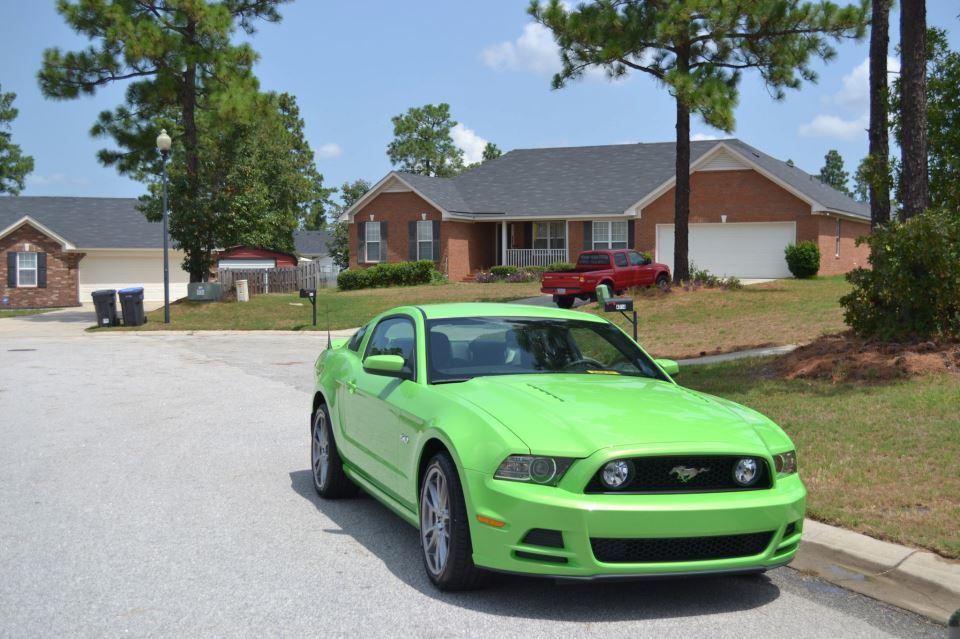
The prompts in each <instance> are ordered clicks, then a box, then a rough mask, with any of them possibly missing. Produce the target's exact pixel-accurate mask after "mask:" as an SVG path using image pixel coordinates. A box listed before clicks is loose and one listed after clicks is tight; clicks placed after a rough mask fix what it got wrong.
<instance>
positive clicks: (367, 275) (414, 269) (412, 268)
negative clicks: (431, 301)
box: [337, 260, 437, 291]
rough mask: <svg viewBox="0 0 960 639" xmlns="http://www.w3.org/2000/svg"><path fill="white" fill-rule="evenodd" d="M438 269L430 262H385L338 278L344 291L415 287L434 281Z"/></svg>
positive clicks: (345, 272) (353, 270)
mask: <svg viewBox="0 0 960 639" xmlns="http://www.w3.org/2000/svg"><path fill="white" fill-rule="evenodd" d="M436 272H437V271H436V268H435V267H434V264H433V262H432V261H430V260H420V261H418V262H384V263H381V264H375V265H374V266H371V267H370V268H368V269H348V270H346V271H341V272H340V274H339V275H338V276H337V287H338V288H339V289H340V290H342V291H355V290H357V289H361V288H378V287H385V286H414V285H417V284H430V283H431V282H433V281H434V278H435V273H436Z"/></svg>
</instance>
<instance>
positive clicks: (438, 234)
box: [341, 139, 870, 280]
mask: <svg viewBox="0 0 960 639" xmlns="http://www.w3.org/2000/svg"><path fill="white" fill-rule="evenodd" d="M690 156H691V161H690V182H691V185H690V187H691V195H690V233H689V254H690V260H691V262H693V263H694V264H696V265H697V266H698V267H700V268H706V269H708V270H710V271H711V272H713V273H715V274H717V275H735V276H738V277H756V278H761V277H789V276H790V273H789V271H788V270H787V267H786V261H785V260H784V254H783V251H784V247H785V246H786V245H788V244H792V243H795V242H798V241H801V240H808V239H809V240H814V241H816V242H817V243H818V244H819V245H820V251H821V254H822V258H821V264H820V273H821V274H822V275H831V274H837V273H845V272H847V271H849V270H850V269H852V268H854V267H856V266H862V265H865V264H866V258H867V248H866V247H865V246H860V247H857V246H856V245H855V241H856V239H857V238H858V237H860V236H862V235H866V234H868V233H869V232H870V210H869V207H868V206H867V205H866V204H864V203H862V202H857V201H855V200H853V199H852V198H850V197H848V196H847V195H845V194H843V193H840V192H839V191H837V190H835V189H833V188H831V187H828V186H826V185H824V184H823V183H821V182H820V181H819V180H817V179H816V178H814V177H813V176H811V175H809V174H807V173H805V172H803V171H802V170H800V169H798V168H795V167H793V166H791V165H788V164H786V163H785V162H782V161H780V160H777V159H775V158H773V157H771V156H769V155H766V154H765V153H763V152H761V151H759V150H758V149H755V148H754V147H752V146H750V145H748V144H746V143H744V142H742V141H740V140H737V139H726V140H709V141H697V142H692V143H691V153H690ZM674 163H675V148H674V144H673V143H672V142H670V143H653V144H623V145H611V146H593V147H572V148H551V149H520V150H515V151H511V152H509V153H506V154H505V155H503V156H501V157H500V158H498V159H497V160H493V161H490V162H486V163H484V164H483V165H481V166H480V167H478V168H476V169H473V170H471V171H468V172H466V173H464V174H462V175H459V176H457V177H454V178H436V177H426V176H421V175H413V174H409V173H401V172H397V171H392V172H390V173H389V174H387V175H386V176H385V177H384V178H383V179H382V180H380V181H379V182H378V183H377V184H376V185H374V187H373V188H371V189H370V191H368V192H367V193H366V194H365V195H364V196H363V197H362V198H360V199H359V200H357V202H355V203H354V204H353V206H351V207H350V208H349V209H347V210H346V211H345V212H344V214H343V216H342V217H341V220H345V221H349V222H350V246H351V251H350V266H351V268H357V267H360V268H363V267H366V266H369V265H371V264H375V263H378V262H395V261H404V260H415V259H432V260H433V261H435V262H436V263H437V265H438V268H439V269H441V270H442V271H444V272H446V273H447V274H448V276H449V277H450V279H452V280H460V279H464V278H467V277H468V276H470V274H472V273H474V272H476V271H478V270H481V269H488V268H490V267H491V266H493V265H497V264H513V265H516V266H527V265H546V264H549V263H550V262H555V261H561V260H564V261H571V260H573V259H575V258H576V256H577V254H578V253H579V251H581V250H584V249H590V248H620V247H632V248H637V249H640V250H644V251H649V252H650V253H652V254H654V255H655V259H656V260H657V261H659V262H664V263H666V264H668V265H670V266H673V243H674V229H673V217H674V181H675V180H674Z"/></svg>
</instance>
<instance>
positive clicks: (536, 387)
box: [527, 382, 567, 402]
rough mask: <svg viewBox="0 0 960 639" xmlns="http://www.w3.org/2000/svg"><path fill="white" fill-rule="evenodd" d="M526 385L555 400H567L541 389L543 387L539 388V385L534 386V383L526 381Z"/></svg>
mask: <svg viewBox="0 0 960 639" xmlns="http://www.w3.org/2000/svg"><path fill="white" fill-rule="evenodd" d="M527 386H529V387H530V388H532V389H534V390H538V391H540V392H541V393H543V394H544V395H549V396H550V397H552V398H554V399H555V400H557V401H558V402H565V401H567V400H565V399H564V398H562V397H559V396H557V395H554V394H553V393H551V392H550V391H548V390H545V389H543V388H540V387H539V386H535V385H533V384H531V383H529V382H528V383H527Z"/></svg>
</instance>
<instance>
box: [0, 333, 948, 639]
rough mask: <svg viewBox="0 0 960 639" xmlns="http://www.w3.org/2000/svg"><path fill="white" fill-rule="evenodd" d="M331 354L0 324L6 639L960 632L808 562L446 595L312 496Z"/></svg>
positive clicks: (266, 341)
mask: <svg viewBox="0 0 960 639" xmlns="http://www.w3.org/2000/svg"><path fill="white" fill-rule="evenodd" d="M5 321H9V320H0V323H3V322H5ZM323 343H324V338H323V336H321V335H283V336H281V335H262V334H251V335H242V336H234V335H229V336H228V335H224V336H210V335H203V334H197V335H192V336H191V335H148V336H131V335H76V336H70V334H69V331H68V332H65V333H64V335H63V336H62V337H56V336H46V337H18V336H15V335H12V334H10V333H9V332H0V571H2V572H0V575H2V576H0V636H3V637H41V636H58V635H61V636H71V637H101V636H119V635H132V636H178V637H179V636H190V637H201V636H218V637H222V636H293V635H298V636H321V635H322V636H325V637H329V636H334V637H336V636H361V635H363V636H371V637H381V636H383V637H386V636H425V637H433V636H445V637H450V636H478V635H483V636H488V637H489V636H497V637H512V636H517V637H525V638H529V637H553V636H557V637H564V638H565V639H569V637H590V636H611V635H614V636H624V637H646V636H649V637H684V638H690V637H698V638H700V637H703V638H706V637H710V638H714V637H751V636H783V637H790V639H798V638H801V637H870V638H876V637H887V636H892V637H911V638H917V637H942V636H944V632H945V630H944V629H943V627H940V626H935V625H933V624H930V623H927V622H926V621H924V620H923V619H921V618H919V617H916V616H914V615H911V614H908V613H905V612H902V611H899V610H896V609H893V608H890V607H887V606H884V605H882V604H879V603H877V602H875V601H873V600H870V599H867V598H865V597H863V596H860V595H857V594H853V593H850V592H848V591H845V590H842V589H840V588H837V587H835V586H832V585H830V584H827V583H825V582H823V581H820V580H818V579H814V578H811V577H807V576H804V575H801V574H799V573H797V572H795V571H793V570H790V569H779V570H777V571H774V572H771V573H768V574H767V575H765V576H762V577H727V578H713V579H689V580H679V581H658V582H643V583H627V584H623V583H620V584H609V583H608V584H599V585H598V584H594V585H590V584H578V585H559V584H557V583H555V582H553V581H547V580H537V579H521V578H514V577H500V578H498V579H497V580H496V581H495V582H494V584H493V585H492V587H490V588H489V589H487V590H485V591H482V592H475V593H463V594H455V595H448V594H442V593H438V592H436V591H435V590H433V589H432V587H431V586H430V584H429V583H428V581H427V579H426V578H425V576H424V574H423V569H422V566H421V564H420V558H419V555H418V547H417V535H416V532H415V531H414V530H413V529H412V528H411V527H409V526H408V525H407V524H405V523H403V522H401V521H400V520H399V519H398V518H397V517H395V516H394V515H392V514H391V513H390V512H389V511H387V510H386V509H385V508H383V507H382V506H380V505H379V504H378V503H377V502H375V501H374V500H372V499H370V498H357V499H353V500H349V501H341V502H322V501H320V500H319V499H318V498H317V497H316V495H315V494H314V492H313V488H312V485H311V482H310V476H309V449H308V444H309V434H308V412H309V402H310V394H309V393H310V389H311V379H310V372H311V364H312V362H313V360H314V358H315V356H316V355H317V353H318V352H319V350H320V349H321V348H322V346H323Z"/></svg>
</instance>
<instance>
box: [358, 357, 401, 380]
mask: <svg viewBox="0 0 960 639" xmlns="http://www.w3.org/2000/svg"><path fill="white" fill-rule="evenodd" d="M406 365H407V363H406V361H404V359H403V358H402V357H400V356H399V355H370V356H369V357H367V359H365V360H363V370H364V371H365V372H367V373H370V374H371V375H384V376H386V377H399V378H400V379H410V372H409V371H408V370H406Z"/></svg>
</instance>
